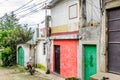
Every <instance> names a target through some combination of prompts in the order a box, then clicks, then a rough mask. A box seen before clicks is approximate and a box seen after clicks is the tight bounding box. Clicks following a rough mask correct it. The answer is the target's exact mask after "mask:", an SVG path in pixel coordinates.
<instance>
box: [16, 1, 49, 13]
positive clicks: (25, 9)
mask: <svg viewBox="0 0 120 80" xmlns="http://www.w3.org/2000/svg"><path fill="white" fill-rule="evenodd" d="M47 1H48V0H46V1H43V2H40V3H38V4H35V6H32V7H30V8H27V9H24V10H22V11H20V12H17V13H16V14H20V13H22V12H25V11H27V10H29V9H32V8H34V7H37V6H39V5H41V4H43V3H45V2H47Z"/></svg>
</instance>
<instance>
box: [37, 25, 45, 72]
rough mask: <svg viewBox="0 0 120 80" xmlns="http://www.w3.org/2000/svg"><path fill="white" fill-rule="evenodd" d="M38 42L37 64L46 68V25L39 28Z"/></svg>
mask: <svg viewBox="0 0 120 80" xmlns="http://www.w3.org/2000/svg"><path fill="white" fill-rule="evenodd" d="M37 30H38V31H37V34H38V36H37V39H36V41H37V43H36V64H37V67H40V66H43V67H44V70H46V69H47V45H46V40H45V34H46V32H45V31H46V30H45V27H43V28H40V27H38V28H37Z"/></svg>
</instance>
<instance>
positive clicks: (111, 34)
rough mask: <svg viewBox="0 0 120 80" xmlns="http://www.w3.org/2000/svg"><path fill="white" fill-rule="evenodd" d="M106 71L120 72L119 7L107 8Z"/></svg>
mask: <svg viewBox="0 0 120 80" xmlns="http://www.w3.org/2000/svg"><path fill="white" fill-rule="evenodd" d="M108 71H109V72H112V73H118V74H120V8H115V9H110V10H108Z"/></svg>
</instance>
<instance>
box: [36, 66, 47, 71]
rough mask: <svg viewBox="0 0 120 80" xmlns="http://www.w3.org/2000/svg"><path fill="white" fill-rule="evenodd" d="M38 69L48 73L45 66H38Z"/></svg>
mask: <svg viewBox="0 0 120 80" xmlns="http://www.w3.org/2000/svg"><path fill="white" fill-rule="evenodd" d="M37 67H38V68H40V69H42V70H44V71H46V67H45V66H44V65H43V64H37Z"/></svg>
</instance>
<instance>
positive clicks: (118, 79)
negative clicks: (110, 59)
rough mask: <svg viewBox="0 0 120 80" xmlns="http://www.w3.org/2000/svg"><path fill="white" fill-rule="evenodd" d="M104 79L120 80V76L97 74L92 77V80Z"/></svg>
mask: <svg viewBox="0 0 120 80" xmlns="http://www.w3.org/2000/svg"><path fill="white" fill-rule="evenodd" d="M103 77H105V78H109V79H106V80H120V75H117V74H112V73H97V74H95V75H93V76H91V78H90V80H103Z"/></svg>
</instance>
